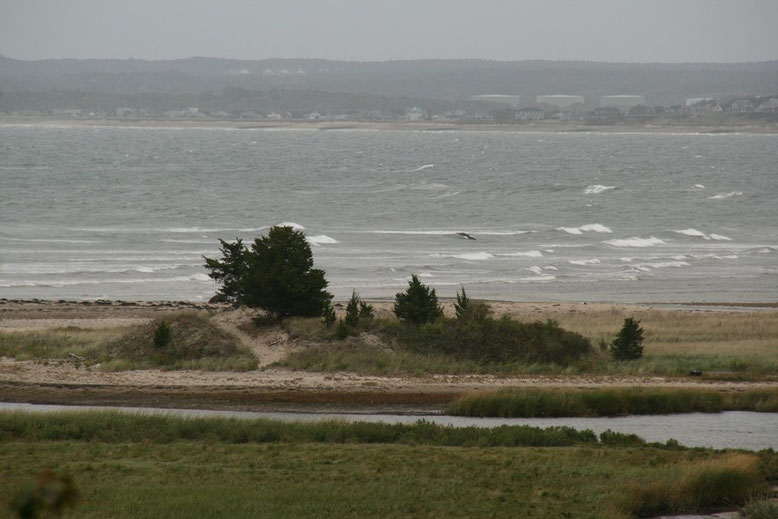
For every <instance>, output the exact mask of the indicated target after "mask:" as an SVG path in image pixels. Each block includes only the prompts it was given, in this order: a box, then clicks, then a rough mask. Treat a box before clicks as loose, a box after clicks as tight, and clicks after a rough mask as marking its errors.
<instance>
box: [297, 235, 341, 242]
mask: <svg viewBox="0 0 778 519" xmlns="http://www.w3.org/2000/svg"><path fill="white" fill-rule="evenodd" d="M305 239H306V240H308V243H310V244H311V245H334V244H336V243H339V242H338V240H336V239H335V238H331V237H329V236H327V235H326V234H319V235H316V236H308V237H306V238H305Z"/></svg>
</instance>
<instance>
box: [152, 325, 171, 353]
mask: <svg viewBox="0 0 778 519" xmlns="http://www.w3.org/2000/svg"><path fill="white" fill-rule="evenodd" d="M168 344H170V325H169V324H168V323H167V321H165V320H164V319H163V320H161V321H159V323H158V324H157V327H156V329H155V330H154V346H156V347H157V348H164V347H165V346H167V345H168Z"/></svg>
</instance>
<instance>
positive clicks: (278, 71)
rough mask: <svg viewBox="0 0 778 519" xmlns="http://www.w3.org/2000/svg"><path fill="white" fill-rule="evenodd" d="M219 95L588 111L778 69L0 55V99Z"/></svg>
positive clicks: (720, 92)
mask: <svg viewBox="0 0 778 519" xmlns="http://www.w3.org/2000/svg"><path fill="white" fill-rule="evenodd" d="M229 89H242V90H243V91H254V92H266V93H269V92H285V91H297V92H309V93H311V92H316V93H318V94H317V95H321V94H324V93H330V94H360V95H364V96H377V97H380V98H382V99H390V98H393V99H396V98H400V97H403V96H406V97H411V98H420V99H428V100H431V99H436V100H441V101H446V102H452V101H458V100H464V99H468V98H469V97H470V96H472V95H476V94H518V95H520V96H522V101H525V102H532V101H534V99H535V96H536V95H540V94H575V95H582V96H584V97H585V98H586V102H587V104H588V105H590V106H595V105H596V104H597V103H598V101H599V96H602V95H612V94H639V95H644V96H646V101H647V104H650V105H665V106H667V105H674V104H682V103H683V102H684V100H685V99H686V98H687V97H716V98H719V97H723V96H740V95H774V94H775V93H776V92H778V61H769V62H760V63H732V64H720V63H715V64H714V63H691V64H636V63H595V62H561V61H560V62H557V61H553V62H552V61H518V62H500V61H487V60H423V61H385V62H345V61H328V60H314V59H270V60H261V61H245V60H229V59H220V58H188V59H180V60H169V61H146V60H134V59H126V60H94V59H90V60H71V59H63V60H41V61H20V60H14V59H11V58H7V57H3V56H0V91H2V92H4V93H6V94H10V93H13V92H27V93H34V92H38V93H41V92H43V93H51V92H54V91H59V92H83V93H89V94H90V95H91V94H100V95H109V96H116V95H119V96H123V95H136V94H146V95H150V94H153V95H167V96H177V95H189V96H201V95H204V94H207V93H209V92H210V93H211V94H213V95H221V94H222V93H224V92H229V91H230V90H229ZM6 97H7V96H6ZM298 97H299V96H298ZM0 99H2V97H0ZM364 99H366V98H363V100H364ZM113 102H114V101H113V100H112V101H111V103H113ZM309 104H310V103H309ZM358 104H360V105H361V104H363V103H361V102H360V103H358ZM314 109H315V108H314Z"/></svg>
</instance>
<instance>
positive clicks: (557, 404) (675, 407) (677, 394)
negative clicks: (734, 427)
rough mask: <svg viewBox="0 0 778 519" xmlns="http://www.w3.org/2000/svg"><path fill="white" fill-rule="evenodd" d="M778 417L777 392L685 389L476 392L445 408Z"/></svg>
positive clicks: (520, 413) (526, 413)
mask: <svg viewBox="0 0 778 519" xmlns="http://www.w3.org/2000/svg"><path fill="white" fill-rule="evenodd" d="M734 410H738V411H760V412H778V389H759V390H746V391H738V392H734V391H733V392H722V391H717V390H711V389H683V388H650V387H632V388H595V389H536V388H527V389H506V390H500V391H490V392H483V393H472V394H469V395H466V396H464V397H462V398H459V399H457V400H455V401H454V402H452V403H451V405H450V406H449V407H448V408H447V409H446V414H451V415H456V416H479V417H486V416H500V417H505V418H519V417H526V418H532V417H541V416H547V417H561V416H618V415H627V414H643V415H645V414H672V413H694V412H702V413H718V412H721V411H734Z"/></svg>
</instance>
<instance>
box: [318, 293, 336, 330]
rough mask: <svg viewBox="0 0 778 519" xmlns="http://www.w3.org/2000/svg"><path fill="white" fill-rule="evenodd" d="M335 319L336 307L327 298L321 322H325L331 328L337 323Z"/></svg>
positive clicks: (323, 306)
mask: <svg viewBox="0 0 778 519" xmlns="http://www.w3.org/2000/svg"><path fill="white" fill-rule="evenodd" d="M335 320H336V317H335V308H333V306H332V301H331V300H329V299H327V300H326V301H324V304H323V305H322V310H321V322H323V323H324V324H325V325H326V326H327V328H329V327H330V326H332V325H333V324H334V323H335Z"/></svg>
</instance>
